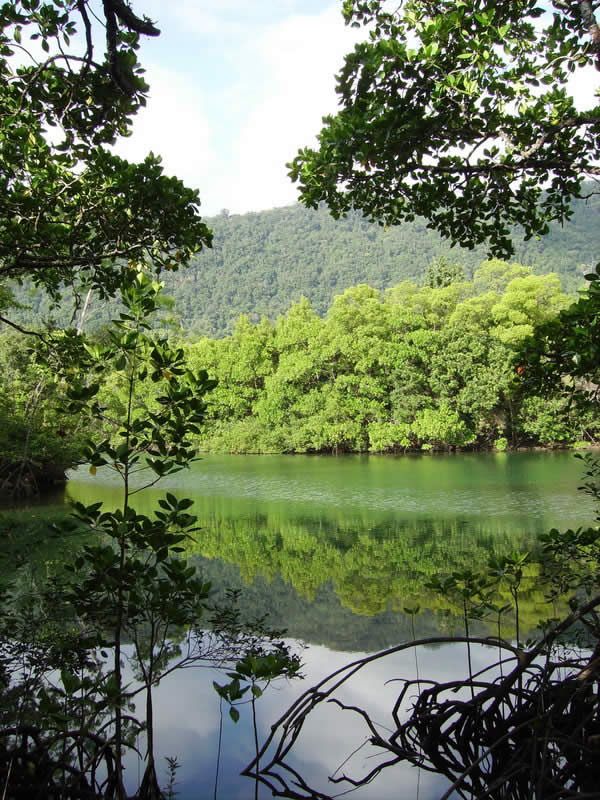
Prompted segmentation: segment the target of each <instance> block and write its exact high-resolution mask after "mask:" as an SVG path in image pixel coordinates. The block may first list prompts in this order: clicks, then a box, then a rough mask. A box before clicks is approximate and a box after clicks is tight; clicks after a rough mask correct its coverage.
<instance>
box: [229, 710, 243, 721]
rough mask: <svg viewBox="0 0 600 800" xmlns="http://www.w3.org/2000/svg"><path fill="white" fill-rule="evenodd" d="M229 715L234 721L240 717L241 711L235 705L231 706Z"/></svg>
mask: <svg viewBox="0 0 600 800" xmlns="http://www.w3.org/2000/svg"><path fill="white" fill-rule="evenodd" d="M229 716H230V717H231V719H232V720H233V721H234V722H237V721H238V720H239V718H240V712H239V711H238V710H237V708H235V707H234V706H231V708H230V709H229Z"/></svg>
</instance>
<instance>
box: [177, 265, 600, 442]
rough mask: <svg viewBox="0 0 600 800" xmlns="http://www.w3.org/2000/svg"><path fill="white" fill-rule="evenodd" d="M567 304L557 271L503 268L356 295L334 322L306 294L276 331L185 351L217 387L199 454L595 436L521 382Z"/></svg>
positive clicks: (592, 425)
mask: <svg viewBox="0 0 600 800" xmlns="http://www.w3.org/2000/svg"><path fill="white" fill-rule="evenodd" d="M438 269H440V270H441V274H444V272H445V270H446V264H445V263H444V262H441V263H438ZM430 272H431V277H432V279H433V278H434V277H435V270H434V269H433V268H432V269H431V270H430ZM432 283H435V280H432ZM570 303H571V300H570V298H568V297H567V296H566V295H565V294H563V293H562V292H561V289H560V282H559V280H558V278H557V276H556V275H534V274H532V271H531V269H530V268H528V267H523V266H522V265H520V264H516V263H513V264H507V263H506V262H502V261H498V260H493V261H489V262H485V263H484V264H483V265H482V266H481V267H480V268H479V269H478V270H476V271H475V275H474V278H473V280H472V281H461V282H458V283H450V284H448V285H437V286H435V288H434V287H433V286H420V287H419V286H417V285H416V284H414V283H412V282H410V281H403V282H402V283H400V284H398V285H397V286H395V287H393V288H390V289H388V290H387V291H386V292H381V291H379V290H378V289H375V288H373V287H370V286H368V285H366V284H360V285H358V286H355V287H351V288H349V289H347V290H346V291H345V292H344V293H343V294H341V295H338V296H336V297H335V299H334V302H333V304H332V305H331V307H330V309H329V311H328V312H327V314H326V316H325V318H321V317H319V315H318V314H317V313H316V312H315V310H314V309H313V308H312V306H311V304H310V302H309V301H308V300H307V299H303V300H301V301H300V302H298V303H296V304H294V305H293V306H292V307H291V309H290V310H289V311H288V313H287V314H285V315H282V316H280V317H279V318H278V320H277V321H276V322H275V323H271V322H270V321H269V320H268V319H267V318H263V319H262V320H261V321H259V322H257V323H252V322H251V321H250V320H249V319H248V317H247V316H242V317H240V319H239V320H238V322H237V324H236V328H235V330H234V333H233V334H232V335H231V336H230V337H226V338H224V339H220V340H213V339H209V338H203V339H201V340H199V341H198V342H197V343H195V344H192V345H191V346H189V348H188V359H189V362H190V364H191V365H193V366H199V365H202V366H204V367H205V368H206V369H207V370H208V371H209V374H210V375H211V376H212V377H214V378H216V379H217V381H218V384H217V387H216V388H215V389H214V390H213V391H212V392H211V393H210V395H209V396H208V397H207V418H206V425H205V428H204V430H203V433H202V437H201V442H202V447H203V448H206V449H209V450H214V449H216V450H225V451H230V452H323V451H324V452H345V451H370V452H386V451H394V452H398V451H400V452H401V451H404V450H411V449H425V450H428V449H452V448H457V447H458V448H460V447H482V446H483V447H490V446H497V447H501V448H504V447H506V446H517V445H523V444H556V443H569V442H571V443H572V442H576V441H581V440H587V441H591V440H595V439H596V437H597V435H598V431H597V421H595V419H596V418H595V416H594V413H593V411H587V412H585V413H584V412H581V413H579V412H578V413H574V412H572V411H569V406H568V402H567V399H566V398H564V397H562V396H560V395H559V393H557V392H555V393H554V394H549V396H547V397H545V398H543V399H542V398H540V397H539V396H536V395H533V394H529V395H528V394H526V393H524V392H523V391H522V389H521V387H520V386H519V384H518V381H517V378H518V369H517V367H518V364H516V362H515V361H514V359H515V354H516V353H517V352H518V348H519V347H520V346H521V345H522V343H523V342H524V341H525V340H526V339H527V338H528V337H529V336H531V335H532V333H533V332H534V330H535V328H536V326H539V325H542V324H544V323H547V322H549V321H554V320H556V319H557V316H558V314H559V312H560V311H561V310H562V309H564V308H566V307H568V306H569V305H570Z"/></svg>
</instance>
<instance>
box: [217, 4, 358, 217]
mask: <svg viewBox="0 0 600 800" xmlns="http://www.w3.org/2000/svg"><path fill="white" fill-rule="evenodd" d="M356 39H357V34H356V31H354V30H353V29H348V28H346V27H345V26H344V25H343V21H342V19H341V17H340V14H339V10H338V9H337V8H332V9H330V10H328V11H326V12H325V13H323V14H321V15H319V16H318V17H298V16H297V17H291V18H288V19H287V20H285V21H284V22H282V23H280V24H278V25H274V26H271V27H270V28H269V29H267V30H266V31H265V33H264V34H263V35H262V36H261V37H260V39H259V40H257V41H256V42H255V45H254V48H253V53H251V54H250V55H251V57H253V58H255V59H256V62H257V64H258V66H259V68H261V69H262V70H263V72H264V74H265V75H267V76H268V83H267V79H265V84H264V87H263V88H264V91H263V96H262V98H260V99H259V100H258V101H257V102H256V104H255V105H254V107H253V109H252V110H251V111H250V113H249V114H248V117H247V118H246V120H245V123H244V125H243V127H242V128H241V129H240V131H239V133H238V135H237V138H236V142H235V147H234V152H235V156H236V174H237V177H238V191H237V194H236V198H235V200H236V204H237V207H235V208H233V210H235V211H246V210H249V209H253V208H255V209H258V208H268V207H272V206H277V205H285V204H286V203H291V202H294V201H295V199H296V190H295V189H294V187H293V186H292V185H291V183H290V182H289V179H288V178H287V170H286V167H285V164H286V162H288V161H291V159H292V158H293V157H294V156H295V154H296V152H297V150H298V149H299V148H300V147H302V146H307V145H311V144H314V142H315V136H316V134H317V133H318V131H319V130H320V128H321V119H322V117H323V116H324V115H325V114H328V113H333V112H335V110H336V105H337V100H336V95H335V88H334V87H335V79H334V75H335V73H336V72H337V71H338V70H339V68H340V67H341V65H342V61H343V56H344V54H345V53H347V52H348V51H349V50H350V49H351V48H352V46H353V44H354V42H355V41H356Z"/></svg>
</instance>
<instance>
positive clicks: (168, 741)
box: [68, 453, 593, 800]
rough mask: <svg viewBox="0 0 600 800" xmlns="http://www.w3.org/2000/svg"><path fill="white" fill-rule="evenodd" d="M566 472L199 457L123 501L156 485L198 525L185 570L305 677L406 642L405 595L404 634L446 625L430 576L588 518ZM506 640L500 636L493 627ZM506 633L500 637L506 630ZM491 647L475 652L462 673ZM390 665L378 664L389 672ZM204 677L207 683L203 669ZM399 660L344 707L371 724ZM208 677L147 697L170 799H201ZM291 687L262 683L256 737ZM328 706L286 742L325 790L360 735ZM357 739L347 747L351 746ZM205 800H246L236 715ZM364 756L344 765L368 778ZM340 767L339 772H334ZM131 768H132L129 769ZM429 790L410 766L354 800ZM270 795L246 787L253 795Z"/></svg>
mask: <svg viewBox="0 0 600 800" xmlns="http://www.w3.org/2000/svg"><path fill="white" fill-rule="evenodd" d="M105 478H106V476H102V478H101V480H102V482H100V481H99V480H98V477H97V478H96V479H92V478H91V477H90V476H89V475H88V474H86V473H85V472H84V471H79V472H78V473H76V474H75V476H74V478H73V480H72V481H71V482H70V484H69V487H68V494H69V497H70V498H71V499H73V500H79V501H82V502H94V501H99V500H102V501H104V502H106V503H107V504H109V505H110V504H112V503H113V501H114V489H115V488H116V485H117V484H116V483H115V484H114V485H111V482H110V480H108V481H106V480H105ZM578 481H579V466H578V464H577V462H575V461H574V460H573V458H572V456H571V455H570V454H566V453H560V454H539V453H535V454H534V453H532V454H510V455H505V454H500V455H492V454H483V455H473V456H453V457H448V458H432V457H429V456H423V457H420V456H416V457H405V458H399V459H390V458H389V457H385V458H384V457H361V456H358V457H354V456H350V457H343V458H336V459H332V458H329V457H328V458H323V457H305V458H303V457H297V456H295V457H281V456H277V457H270V456H260V457H248V458H246V457H245V458H237V457H236V458H228V457H210V458H206V459H204V460H203V461H202V462H200V464H198V465H197V466H196V467H195V469H194V470H193V471H190V472H184V473H179V474H178V475H177V476H175V477H173V478H171V479H170V480H169V481H166V482H165V484H164V486H163V487H162V490H161V491H159V490H154V489H153V490H149V491H148V492H145V493H143V494H140V495H138V496H137V499H136V502H137V503H138V504H139V506H138V507H139V510H140V511H145V512H147V511H149V510H150V509H151V508H153V507H155V505H156V500H157V498H158V497H159V496H160V495H161V494H162V491H164V489H165V488H168V489H169V490H171V491H173V492H174V493H175V494H176V495H178V496H189V497H191V498H192V499H193V500H194V502H195V506H194V508H193V511H194V513H196V514H197V515H198V516H199V524H200V527H201V529H202V530H201V531H200V533H199V535H198V536H197V540H196V543H195V544H193V545H191V546H190V548H189V549H190V552H191V553H192V557H193V559H194V563H196V564H197V565H198V566H200V567H201V569H202V572H203V574H204V575H205V576H206V577H207V578H208V579H209V580H210V581H211V582H212V583H213V586H215V587H230V588H244V598H245V600H244V602H245V604H246V607H247V609H248V611H249V612H250V613H251V614H252V615H258V614H261V613H265V612H268V613H269V614H270V615H271V623H272V624H273V625H275V626H284V627H286V628H288V630H289V632H290V634H291V635H292V636H294V637H298V638H300V639H303V640H305V641H308V642H309V643H310V644H311V646H310V648H309V649H308V651H307V652H306V654H305V658H304V660H305V663H306V669H305V672H306V674H307V676H308V681H309V682H310V683H311V684H314V683H315V682H316V681H317V680H318V679H319V678H320V677H321V676H323V675H325V674H326V673H329V672H331V670H332V669H335V668H336V667H337V666H341V665H342V664H345V663H347V661H348V660H349V659H350V658H351V657H352V654H355V653H356V652H357V651H360V652H364V653H369V652H373V651H375V650H378V649H382V648H385V647H388V646H391V645H394V644H397V643H398V642H400V641H404V640H407V639H409V638H412V623H411V620H410V618H409V617H408V616H407V615H406V614H404V613H403V612H402V609H403V608H404V607H406V606H407V605H413V604H415V603H417V602H418V604H419V605H420V607H421V609H422V612H421V614H419V616H418V617H417V618H416V619H415V620H414V625H415V632H416V635H417V636H426V635H430V634H433V633H435V632H437V631H439V630H440V628H441V627H442V626H443V625H447V626H448V627H447V628H446V630H447V632H453V630H457V629H458V630H460V627H459V626H460V622H459V619H458V616H457V615H456V614H454V615H453V614H452V613H450V615H449V616H448V613H447V612H452V604H451V603H450V601H449V600H448V599H445V598H440V597H439V596H434V595H432V594H431V593H429V594H428V592H427V591H426V590H425V589H424V584H425V582H426V581H427V580H428V579H429V578H430V577H431V576H432V575H436V574H440V573H444V572H447V571H449V570H453V569H459V568H462V567H465V566H470V567H473V568H477V567H479V566H483V565H484V564H485V563H486V562H487V559H488V557H489V555H490V554H493V553H495V554H502V553H508V552H510V551H512V550H515V549H517V550H530V549H532V547H534V542H535V537H536V535H537V534H539V533H542V532H544V531H546V530H548V529H549V528H550V527H552V526H558V527H576V526H578V525H583V524H586V523H588V522H590V521H591V520H592V518H593V515H592V509H591V504H590V503H589V502H588V500H587V498H581V497H578V496H577V495H576V492H575V487H576V486H577V484H578ZM538 577H539V576H538V572H536V568H533V569H532V572H531V574H528V575H527V576H526V579H527V580H526V582H525V585H524V588H523V596H522V604H521V614H522V625H523V627H524V628H528V627H532V626H533V625H535V623H536V622H537V620H538V619H539V617H540V613H541V611H543V610H545V611H546V612H547V613H553V614H555V613H556V610H554V609H551V608H550V607H548V606H547V604H546V602H545V598H544V592H543V587H542V586H540V585H539V582H538V580H537V579H538ZM507 631H508V634H507ZM504 633H505V634H507V635H510V622H507V629H506V630H505V631H504ZM490 655H491V656H492V657H493V655H494V654H493V653H492V654H490V653H489V651H486V650H485V649H483V648H482V649H481V650H480V651H477V653H476V656H475V658H476V664H475V668H477V667H478V666H479V665H483V663H484V661H485V659H486V658H488V657H489V656H490ZM419 659H420V661H419V669H420V670H421V674H422V675H427V676H428V677H429V678H433V679H435V680H443V679H446V678H450V677H456V676H457V675H461V674H462V675H464V674H465V672H466V661H465V653H464V649H463V648H462V647H458V648H454V649H450V648H447V647H446V648H444V650H443V652H442V651H440V650H431V649H425V650H421V651H420V654H419ZM390 667H391V669H390ZM205 674H206V679H204V675H205ZM414 674H415V663H414V654H412V653H404V654H399V655H398V658H397V660H394V661H393V662H392V663H391V664H390V662H387V663H385V664H383V663H382V664H380V665H378V666H373V668H370V669H369V671H365V672H364V673H361V674H360V676H357V678H356V680H355V681H353V683H352V686H351V687H350V688H349V689H348V695H347V698H348V700H349V702H352V703H354V704H356V705H360V706H361V707H363V706H367V705H368V706H369V708H370V709H371V710H372V711H373V709H374V710H375V713H376V714H377V715H381V718H382V719H383V718H384V717H385V716H387V715H389V709H390V705H389V703H390V697H392V696H395V692H396V690H395V689H394V688H393V684H389V685H386V683H385V682H386V680H388V679H389V678H390V677H413V676H414ZM213 677H214V676H213V675H211V674H210V673H204V672H202V673H200V672H199V671H198V670H189V671H182V672H178V673H176V674H174V675H172V676H170V677H169V678H167V679H166V680H164V681H163V682H162V683H161V686H160V688H159V689H158V691H157V692H156V695H155V709H156V718H157V721H158V722H157V725H158V730H157V751H159V752H161V753H162V754H164V755H173V756H177V757H178V759H179V761H181V763H182V768H181V770H180V771H179V774H178V776H177V777H178V780H179V784H178V786H177V787H176V788H177V790H178V791H179V792H180V795H179V796H180V797H181V798H184V799H185V798H192V797H194V798H198V797H212V796H213V788H214V773H215V762H216V755H217V743H218V737H219V726H220V713H219V704H218V703H219V701H218V698H217V697H216V695H215V693H214V691H213V689H212V685H211V681H212V678H213ZM299 693H300V689H299V688H298V686H297V685H293V686H287V685H282V686H278V687H277V688H274V689H272V690H270V691H269V692H268V693H267V694H266V695H265V696H264V697H263V698H261V701H260V703H259V706H258V713H259V722H260V734H261V738H265V737H266V735H267V734H268V732H269V730H270V726H271V724H272V723H273V721H274V720H275V719H277V718H278V717H279V716H280V714H281V713H282V711H283V710H284V709H285V708H286V707H287V706H288V705H290V704H291V702H292V701H293V700H294V699H295V697H296V696H297V695H298V694H299ZM342 716H343V719H342V720H341V721H340V719H339V717H340V712H339V711H337V712H336V711H335V709H333V708H332V707H324V708H323V709H319V715H315V719H314V720H312V719H311V722H310V726H309V727H307V731H306V732H307V736H306V737H305V738H304V739H303V740H302V742H301V743H300V745H299V747H298V748H296V749H295V755H294V757H295V759H296V762H295V763H296V764H297V766H298V767H301V770H302V774H303V776H304V777H305V780H306V781H307V782H308V783H310V784H311V785H314V786H319V787H320V788H321V789H322V791H325V792H331V788H332V787H331V785H330V784H328V781H327V778H328V776H329V775H330V774H331V772H332V770H333V769H335V767H336V766H337V765H338V764H341V763H342V762H343V760H344V759H345V758H346V756H348V754H349V753H350V752H352V751H353V750H354V749H355V748H356V747H358V746H359V745H360V744H361V742H362V741H364V729H363V728H362V726H360V725H359V724H357V723H356V721H351V720H349V719H348V714H346V713H344V714H342ZM361 737H362V738H361ZM222 751H223V754H222V762H221V770H220V779H219V789H218V794H217V796H218V797H221V798H237V797H239V798H242V797H243V798H247V797H249V796H251V792H252V787H251V784H250V783H249V782H248V780H247V779H246V780H244V781H242V780H241V779H239V778H238V777H237V773H238V772H239V770H240V769H241V768H242V767H243V766H245V764H247V763H248V762H249V761H250V760H251V759H252V756H253V752H254V750H253V739H252V730H251V725H250V715H249V713H248V714H243V715H242V720H241V721H240V723H239V724H238V725H237V726H236V725H234V724H233V723H232V722H231V721H230V720H229V719H228V718H226V719H225V720H224V727H223V745H222ZM371 765H372V760H371V759H370V758H369V756H368V754H367V750H366V748H363V749H362V750H359V751H358V753H357V756H356V758H355V759H354V761H353V763H352V769H353V770H356V771H357V774H360V773H361V770H365V769H370V768H371ZM348 768H350V767H348ZM130 769H131V770H132V771H133V770H135V769H137V767H136V765H134V764H133V763H132V765H131V767H130ZM443 784H444V781H443V779H440V778H438V777H435V776H433V777H432V776H431V775H430V774H423V775H421V776H419V775H418V774H417V771H416V770H415V769H413V768H410V767H404V768H401V770H400V772H399V770H398V769H394V770H390V771H389V774H386V773H384V774H383V775H382V776H381V778H379V779H378V780H377V783H376V785H375V786H374V787H372V788H371V787H365V789H364V790H363V791H362V792H361V794H360V796H361V797H366V798H378V800H386V798H388V797H389V798H391V797H394V798H397V797H398V796H407V797H416V794H417V785H418V789H419V797H420V800H427V798H434V797H438V796H439V794H440V787H441V786H442V785H443ZM268 796H270V793H269V792H268V791H266V790H264V789H263V790H261V797H265V798H266V797H268Z"/></svg>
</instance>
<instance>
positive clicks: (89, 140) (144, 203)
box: [0, 0, 211, 303]
mask: <svg viewBox="0 0 600 800" xmlns="http://www.w3.org/2000/svg"><path fill="white" fill-rule="evenodd" d="M102 22H103V23H105V29H106V42H105V50H104V56H103V57H102V56H99V52H100V46H99V43H98V42H97V41H95V39H96V30H95V27H94V25H92V18H91V12H90V10H89V9H88V8H87V5H86V4H85V3H76V4H75V3H50V2H41V3H40V2H35V3H30V2H24V1H23V2H21V0H19V1H18V2H12V3H4V4H3V5H2V8H1V9H0V73H1V74H2V81H1V86H0V117H1V119H2V134H1V137H0V138H1V142H0V143H1V147H0V172H1V173H2V175H3V176H4V178H3V180H4V183H3V192H2V203H1V205H0V229H1V231H2V232H1V235H0V280H2V282H3V283H4V282H5V281H6V280H7V279H16V280H17V281H23V280H27V281H29V282H31V283H33V284H34V285H35V286H39V287H43V288H44V289H45V290H46V291H47V292H49V293H50V295H51V296H52V297H53V298H54V299H56V298H58V297H59V294H60V292H61V290H62V288H64V287H65V286H68V287H71V288H72V289H74V290H75V292H76V293H77V292H79V291H80V290H82V289H87V288H89V287H92V288H93V289H94V290H96V292H98V294H99V295H100V296H101V297H103V298H105V297H107V296H111V295H114V294H115V292H116V291H117V289H118V287H119V285H120V282H121V275H122V272H123V269H124V266H125V267H126V264H127V261H128V260H134V261H137V260H141V259H143V258H149V259H150V260H151V261H152V263H153V268H154V269H155V270H156V271H157V272H160V270H161V269H177V268H178V267H179V266H180V265H181V264H185V263H187V262H188V261H189V259H190V257H191V255H192V254H193V253H194V252H196V251H197V250H198V249H199V248H201V247H202V246H205V245H210V239H211V237H210V232H209V230H208V229H207V228H206V226H205V225H204V224H203V223H202V222H201V220H200V217H199V216H198V212H197V209H198V204H199V200H198V193H197V192H196V191H195V190H191V189H187V188H186V187H185V186H184V185H183V184H182V183H181V181H179V180H178V179H176V178H170V177H167V176H165V175H163V173H162V167H161V166H160V159H159V158H158V157H156V156H154V155H153V154H150V155H149V156H148V157H147V158H146V159H145V161H143V162H142V163H141V164H130V163H128V162H126V161H124V160H123V159H121V158H119V157H117V156H115V155H113V154H112V153H111V152H110V151H109V150H108V149H107V147H108V146H110V145H112V144H113V143H114V141H115V139H116V138H117V137H118V136H122V135H127V134H128V133H129V132H130V126H131V121H132V117H133V116H134V115H135V113H136V111H137V110H138V109H139V108H141V107H142V106H144V105H145V102H146V100H145V94H146V92H147V90H148V86H147V84H146V83H145V82H144V80H143V77H142V75H143V70H142V68H141V66H140V64H139V62H138V61H137V50H138V47H139V40H140V36H143V35H151V36H155V35H158V33H159V31H158V30H157V29H156V28H155V27H154V26H153V25H152V23H150V22H149V20H147V19H146V18H143V19H142V18H139V17H137V16H136V15H135V13H134V12H133V11H132V10H131V9H130V8H129V7H128V6H125V4H124V3H122V2H121V0H107V2H105V3H104V4H103V19H102ZM32 53H40V55H39V56H37V57H35V56H34V55H32ZM2 292H3V303H4V300H5V299H6V290H5V289H2Z"/></svg>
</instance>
